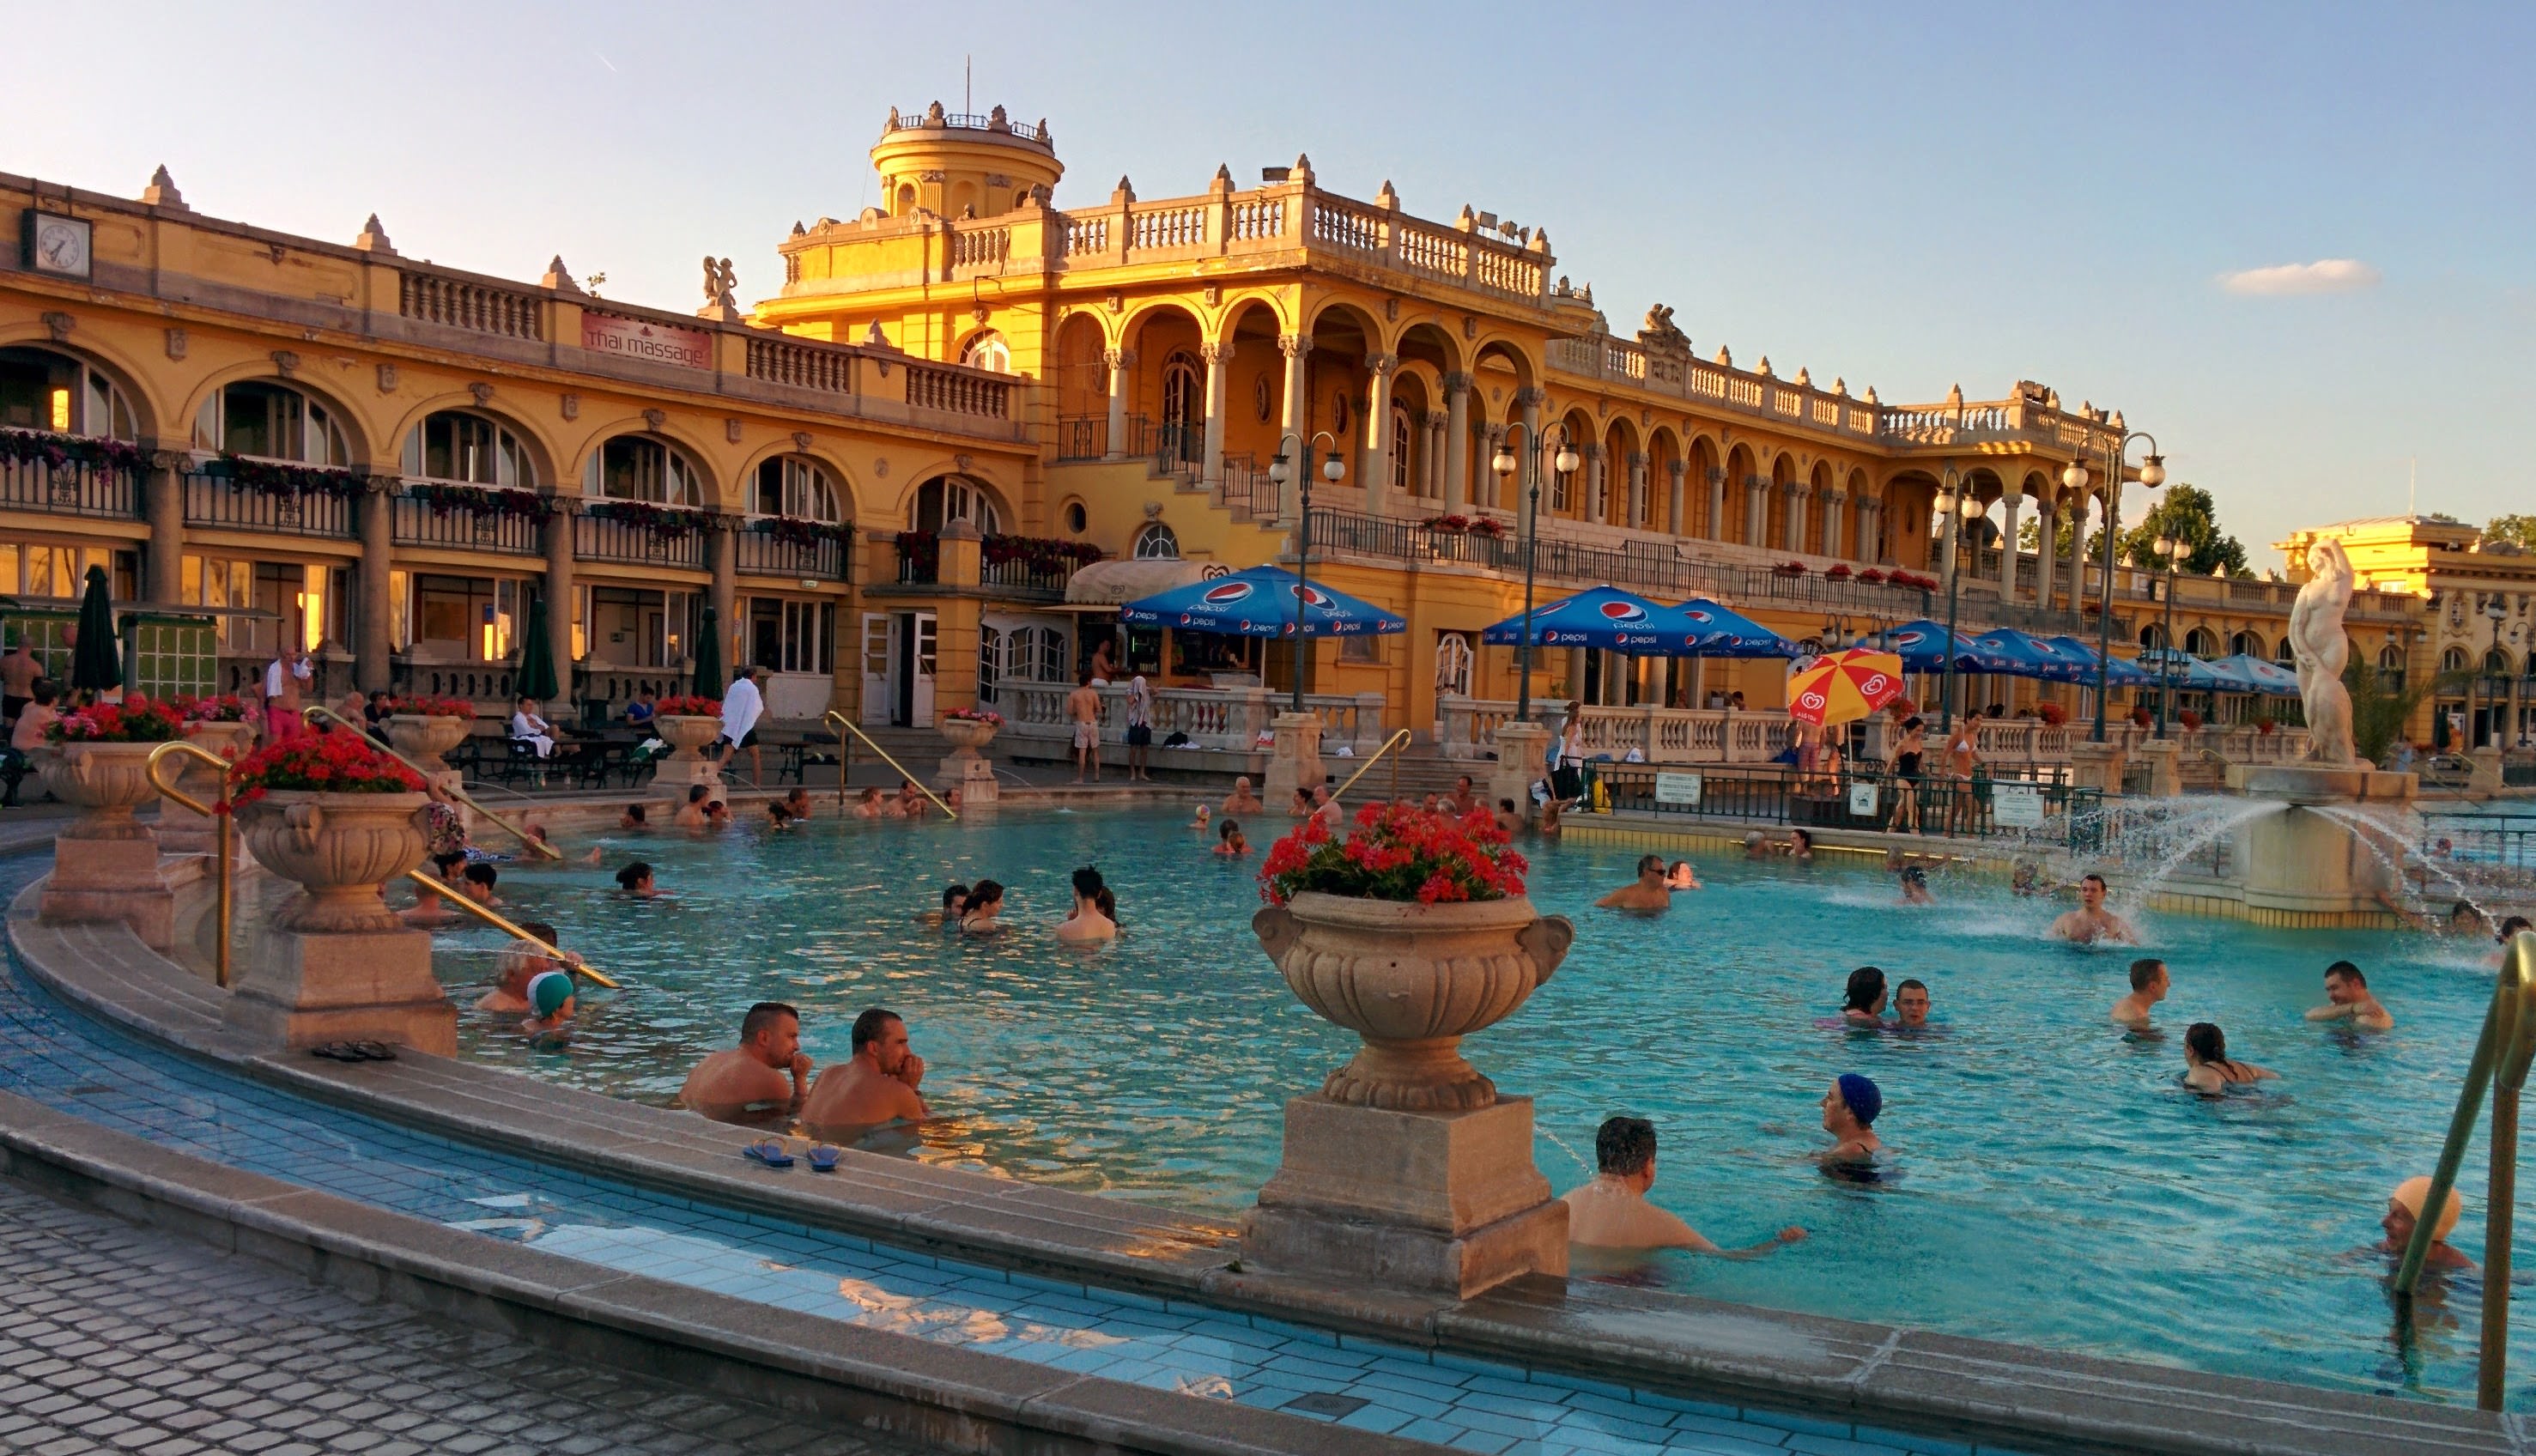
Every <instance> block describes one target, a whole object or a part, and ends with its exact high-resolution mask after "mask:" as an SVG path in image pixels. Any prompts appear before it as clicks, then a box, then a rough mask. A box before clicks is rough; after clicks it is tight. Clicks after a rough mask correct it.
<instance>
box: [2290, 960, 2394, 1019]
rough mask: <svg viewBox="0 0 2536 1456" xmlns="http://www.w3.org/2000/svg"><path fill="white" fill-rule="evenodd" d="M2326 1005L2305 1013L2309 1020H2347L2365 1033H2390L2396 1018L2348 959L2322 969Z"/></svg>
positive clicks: (2366, 979) (2367, 980) (2367, 979)
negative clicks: (2381, 1002)
mask: <svg viewBox="0 0 2536 1456" xmlns="http://www.w3.org/2000/svg"><path fill="white" fill-rule="evenodd" d="M2324 1000H2325V1004H2323V1005H2321V1006H2318V1007H2316V1008H2315V1009H2314V1010H2312V1011H2310V1012H2308V1014H2307V1019H2308V1020H2310V1021H2348V1022H2350V1023H2351V1024H2352V1025H2353V1026H2355V1027H2358V1028H2359V1029H2360V1030H2362V1031H2364V1032H2390V1031H2393V1030H2394V1029H2395V1018H2394V1017H2393V1016H2391V1015H2388V1014H2387V1011H2386V1008H2385V1007H2383V1006H2381V1005H2379V1004H2377V997H2376V996H2373V995H2371V994H2370V993H2369V978H2368V977H2366V976H2363V975H2361V974H2360V968H2359V967H2357V966H2355V965H2353V964H2351V963H2350V962H2349V961H2336V962H2334V963H2333V964H2332V965H2330V966H2327V967H2325V968H2324Z"/></svg>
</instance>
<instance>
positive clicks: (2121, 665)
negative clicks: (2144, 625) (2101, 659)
mask: <svg viewBox="0 0 2536 1456" xmlns="http://www.w3.org/2000/svg"><path fill="white" fill-rule="evenodd" d="M2051 642H2052V645H2053V646H2055V647H2058V648H2061V649H2064V650H2066V651H2068V652H2072V653H2075V654H2077V655H2078V658H2079V660H2080V661H2081V662H2083V663H2085V664H2086V666H2087V671H2086V675H2085V676H2084V677H2082V678H2080V679H2079V680H2080V681H2081V682H2085V683H2087V684H2088V685H2090V686H2093V685H2094V683H2095V681H2096V663H2097V661H2098V659H2097V655H2096V650H2095V648H2093V647H2091V646H2089V645H2088V644H2086V643H2084V642H2081V641H2079V640H2078V639H2077V638H2075V637H2068V636H2061V637H2055V638H2052V639H2051ZM2156 681H2157V678H2156V677H2155V676H2154V675H2153V674H2151V673H2147V672H2143V671H2141V670H2140V669H2139V668H2138V667H2135V666H2133V665H2131V664H2129V663H2127V662H2124V660H2123V659H2121V658H2116V659H2114V660H2113V661H2112V662H2111V663H2110V664H2108V665H2106V668H2105V685H2106V686H2107V687H2144V686H2147V685H2149V684H2151V683H2154V682H2156Z"/></svg>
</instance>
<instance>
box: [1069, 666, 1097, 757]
mask: <svg viewBox="0 0 2536 1456" xmlns="http://www.w3.org/2000/svg"><path fill="white" fill-rule="evenodd" d="M1065 721H1066V722H1067V723H1070V724H1072V725H1074V782H1075V783H1077V784H1080V783H1082V782H1083V781H1084V775H1086V774H1090V775H1091V776H1092V782H1093V783H1095V784H1098V783H1100V782H1101V695H1100V694H1099V693H1097V692H1094V691H1093V690H1092V674H1091V673H1089V672H1086V673H1084V674H1083V676H1082V679H1081V680H1080V681H1079V682H1077V683H1076V684H1075V688H1074V691H1072V692H1070V693H1067V694H1066V695H1065Z"/></svg>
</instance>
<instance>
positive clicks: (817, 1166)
mask: <svg viewBox="0 0 2536 1456" xmlns="http://www.w3.org/2000/svg"><path fill="white" fill-rule="evenodd" d="M810 1171H812V1172H835V1171H837V1150H836V1149H834V1148H832V1147H830V1146H828V1145H827V1144H826V1143H821V1144H819V1145H818V1146H817V1147H815V1148H812V1149H811V1150H810Z"/></svg>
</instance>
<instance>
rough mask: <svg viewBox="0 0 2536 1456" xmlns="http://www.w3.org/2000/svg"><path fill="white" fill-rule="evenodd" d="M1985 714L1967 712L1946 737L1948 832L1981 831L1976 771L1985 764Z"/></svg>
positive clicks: (1976, 710)
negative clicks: (1983, 757) (1983, 727)
mask: <svg viewBox="0 0 2536 1456" xmlns="http://www.w3.org/2000/svg"><path fill="white" fill-rule="evenodd" d="M1981 722H1982V716H1981V710H1980V709H1978V708H1975V709H1970V710H1967V711H1966V712H1965V714H1964V716H1963V717H1962V718H1961V719H1960V720H1958V721H1957V722H1956V724H1955V730H1954V731H1953V732H1951V733H1949V734H1947V735H1946V746H1945V749H1944V751H1943V753H1942V755H1941V757H1942V761H1943V762H1944V764H1945V770H1946V830H1947V832H1948V833H1952V832H1954V831H1955V830H1957V829H1960V828H1965V827H1967V826H1970V827H1979V822H1980V821H1979V819H1978V817H1977V816H1976V815H1975V814H1974V813H1973V807H1974V794H1973V770H1974V769H1975V768H1976V767H1978V766H1979V765H1980V763H1981Z"/></svg>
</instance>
